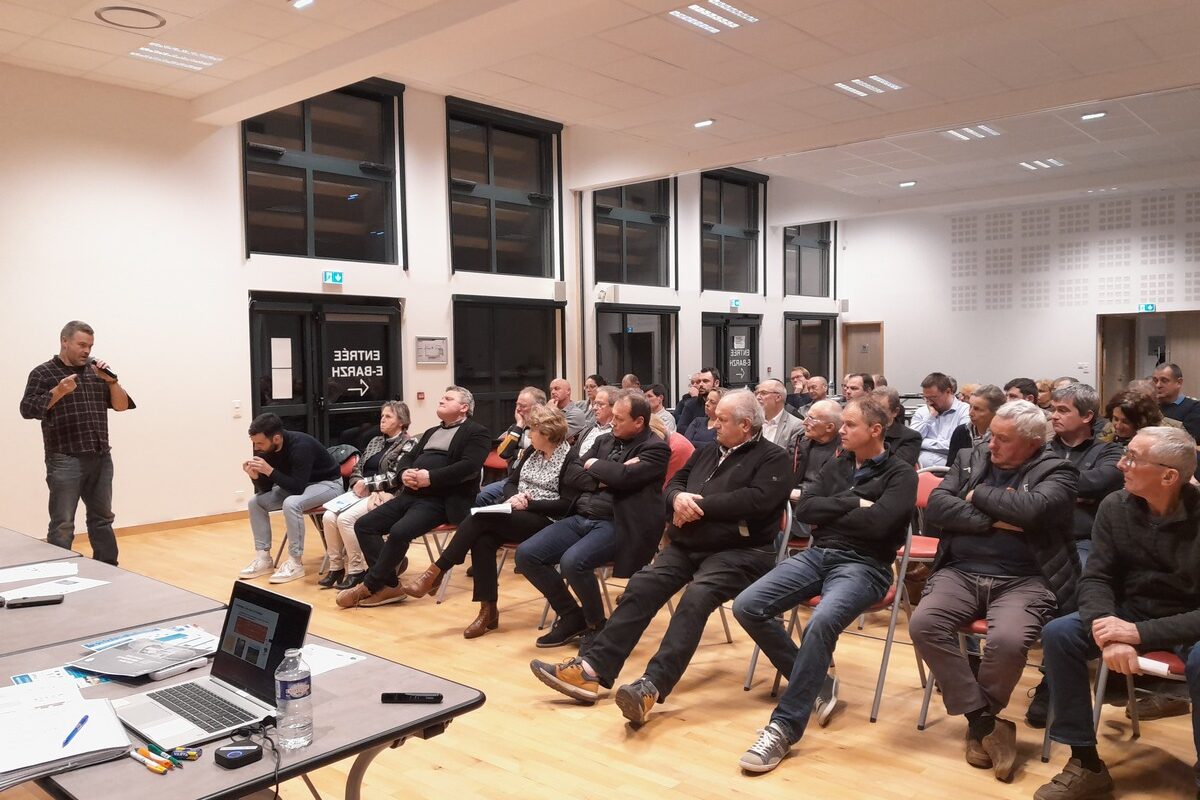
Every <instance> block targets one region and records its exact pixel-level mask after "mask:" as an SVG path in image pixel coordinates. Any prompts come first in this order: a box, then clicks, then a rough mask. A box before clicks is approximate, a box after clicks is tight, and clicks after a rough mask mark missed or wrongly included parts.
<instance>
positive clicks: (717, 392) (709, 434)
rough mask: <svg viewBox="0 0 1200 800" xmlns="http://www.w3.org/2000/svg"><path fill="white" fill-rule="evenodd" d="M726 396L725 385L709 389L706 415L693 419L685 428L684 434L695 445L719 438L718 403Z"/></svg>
mask: <svg viewBox="0 0 1200 800" xmlns="http://www.w3.org/2000/svg"><path fill="white" fill-rule="evenodd" d="M724 396H725V389H724V387H721V386H718V387H716V388H715V389H711V390H709V392H708V394H707V395H706V396H705V400H704V416H702V417H698V418H697V419H694V420H692V422H691V424H690V425H688V426H687V429H686V430H684V432H683V436H684V438H685V439H687V440H688V441H689V442H691V443H692V445H693V446H695V447H699V446H700V445H702V444H707V443H709V442H715V441H716V440H717V403H719V402H721V398H722V397H724Z"/></svg>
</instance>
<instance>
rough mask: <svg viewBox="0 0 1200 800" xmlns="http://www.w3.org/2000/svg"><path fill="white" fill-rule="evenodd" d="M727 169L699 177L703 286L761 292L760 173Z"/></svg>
mask: <svg viewBox="0 0 1200 800" xmlns="http://www.w3.org/2000/svg"><path fill="white" fill-rule="evenodd" d="M730 172H732V171H731V170H725V171H722V172H720V173H705V174H704V176H703V177H702V178H701V180H700V221H701V225H702V228H703V232H702V233H701V234H700V288H701V289H717V290H720V291H725V292H756V291H758V231H759V220H758V216H759V214H758V209H759V202H758V190H759V186H760V181H759V179H758V178H759V176H756V175H754V174H753V173H745V174H746V175H747V176H748V177H747V178H741V177H740V176H738V177H731V176H729V175H728V174H727V173H730Z"/></svg>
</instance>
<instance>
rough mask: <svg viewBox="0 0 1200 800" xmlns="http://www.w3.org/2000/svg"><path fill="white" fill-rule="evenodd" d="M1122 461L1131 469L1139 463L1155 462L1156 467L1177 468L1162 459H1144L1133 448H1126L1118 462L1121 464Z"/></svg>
mask: <svg viewBox="0 0 1200 800" xmlns="http://www.w3.org/2000/svg"><path fill="white" fill-rule="evenodd" d="M1122 461H1124V462H1125V463H1126V464H1128V465H1129V468H1130V469H1133V468H1134V467H1136V466H1137V465H1138V464H1153V465H1154V466H1156V467H1163V468H1165V469H1175V468H1174V467H1172V466H1171V465H1170V464H1164V463H1162V462H1161V461H1149V460H1146V459H1142V458H1140V457H1139V456H1138V455H1137V454H1136V453H1134V452H1133V451H1132V450H1126V451H1125V453H1124V454H1123V455H1122V456H1121V458H1120V459H1119V460H1118V461H1117V463H1118V464H1119V463H1121V462H1122Z"/></svg>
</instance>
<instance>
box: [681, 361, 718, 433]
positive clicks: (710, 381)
mask: <svg viewBox="0 0 1200 800" xmlns="http://www.w3.org/2000/svg"><path fill="white" fill-rule="evenodd" d="M720 385H721V373H720V372H718V371H717V368H716V367H705V368H704V369H702V370H700V371H699V372H697V373H696V383H695V385H694V386H693V387H692V392H694V394H691V396H690V397H687V398H684V399H682V400H680V402H679V407H678V408H676V409H675V415H676V418H677V419H678V423H679V424H677V425H676V426H675V430H677V431H680V432H682V431H686V430H687V427H688V425H690V424H692V420H694V419H696V418H697V417H703V416H704V401H706V400H707V399H708V393H709V392H711V391H712V390H713V389H715V388H716V387H718V386H720Z"/></svg>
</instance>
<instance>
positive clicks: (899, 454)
mask: <svg viewBox="0 0 1200 800" xmlns="http://www.w3.org/2000/svg"><path fill="white" fill-rule="evenodd" d="M871 394H872V395H873V396H875V397H877V398H878V399H879V402H880V403H883V407H884V409H885V410H886V411H887V414H888V425H887V428H886V429H885V430H884V432H883V443H884V444H885V445H886V446H887V449H888V452H889V453H891V454H892V455H894V456H896V458H898V459H900V460H901V461H903V462H904V463H906V464H908V465H910V466H914V467H915V466H916V465H917V459H918V458H920V456H921V434H919V433H917V432H916V431H914V430H913V429H912V428H910V427H908V426H907V425H905V424H904V404H903V403H901V402H900V393H899V392H897V391H896V390H895V389H893V388H891V387H890V386H884V387H882V388H880V387H876V388H875V391H873V392H871Z"/></svg>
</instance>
